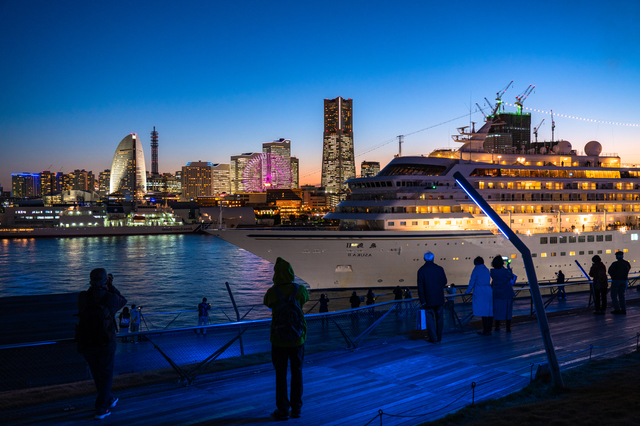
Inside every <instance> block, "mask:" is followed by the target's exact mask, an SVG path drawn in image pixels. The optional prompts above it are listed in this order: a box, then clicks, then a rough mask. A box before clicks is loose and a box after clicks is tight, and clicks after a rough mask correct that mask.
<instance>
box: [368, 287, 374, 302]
mask: <svg viewBox="0 0 640 426" xmlns="http://www.w3.org/2000/svg"><path fill="white" fill-rule="evenodd" d="M374 303H376V295H375V294H373V290H371V289H369V291H368V292H367V305H373V304H374Z"/></svg>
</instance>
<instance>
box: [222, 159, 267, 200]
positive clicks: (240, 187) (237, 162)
mask: <svg viewBox="0 0 640 426" xmlns="http://www.w3.org/2000/svg"><path fill="white" fill-rule="evenodd" d="M256 155H260V153H255V152H245V153H243V154H240V155H232V156H231V164H230V165H229V166H230V169H229V179H230V181H231V193H232V194H238V193H240V192H244V184H243V183H242V175H243V174H244V168H245V166H246V165H247V163H248V162H249V161H250V160H251V158H253V157H254V156H256Z"/></svg>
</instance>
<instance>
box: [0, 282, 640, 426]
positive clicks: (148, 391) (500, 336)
mask: <svg viewBox="0 0 640 426" xmlns="http://www.w3.org/2000/svg"><path fill="white" fill-rule="evenodd" d="M627 296H628V307H627V312H628V314H627V315H626V316H622V315H611V314H607V315H606V316H600V315H593V314H592V308H589V307H587V303H588V293H573V294H572V293H569V295H568V297H569V298H568V300H567V301H564V300H562V301H558V300H556V301H554V302H552V303H551V304H550V305H549V307H548V316H549V322H550V326H551V333H552V336H553V342H554V345H555V348H556V351H557V354H558V358H559V361H560V365H561V368H562V370H563V371H564V370H565V369H568V368H571V367H572V366H576V365H582V364H584V363H585V362H588V360H589V359H590V358H592V357H600V358H601V357H612V356H616V355H619V354H622V353H625V352H630V351H632V350H635V349H636V348H637V344H638V342H637V339H638V331H640V327H639V326H638V323H639V322H638V320H639V319H640V298H638V297H637V296H638V292H637V291H636V290H635V288H633V289H630V290H628V291H627ZM403 303H404V304H405V306H402V307H404V308H407V306H408V305H407V302H403ZM528 304H529V302H528V300H527V299H526V298H522V299H520V300H519V301H517V305H518V306H516V308H515V311H516V312H526V311H527V309H529V306H528ZM391 306H395V304H394V303H393V302H387V303H385V304H381V305H379V306H376V307H375V309H376V310H377V312H379V314H377V315H374V316H371V323H366V324H362V326H361V327H359V328H358V330H357V331H363V330H367V329H368V328H369V327H365V325H368V324H372V323H373V322H375V321H376V320H379V319H381V318H382V317H383V316H384V315H385V313H386V314H387V315H386V317H385V318H386V319H382V322H381V323H380V324H381V325H380V327H379V329H376V330H373V331H371V332H370V335H368V337H365V338H362V339H361V340H357V341H356V340H355V339H354V344H355V347H351V348H347V343H346V340H344V339H343V338H342V337H341V336H340V335H339V334H340V333H339V332H338V331H337V329H336V328H335V327H337V325H341V328H342V329H344V330H346V325H349V324H351V318H352V317H349V313H348V312H338V313H332V314H329V315H309V316H308V322H309V346H308V348H309V349H308V350H307V355H306V357H305V364H304V396H303V401H304V406H303V408H302V417H301V418H300V419H291V420H289V422H293V423H294V424H300V425H363V426H364V425H365V424H367V423H368V422H370V421H372V420H374V422H375V423H372V424H383V425H415V424H419V423H422V422H426V421H429V420H433V419H437V418H439V417H442V416H444V415H446V414H447V413H450V412H454V411H456V410H458V409H460V408H462V407H464V406H466V405H469V404H471V403H472V402H474V401H475V402H478V401H482V400H486V399H491V398H498V397H501V396H505V395H508V394H510V393H512V392H514V391H517V390H519V389H522V388H523V387H525V386H526V385H527V384H529V383H530V381H531V380H532V377H533V376H535V374H536V372H537V370H538V368H539V366H540V365H544V363H545V361H546V358H545V355H544V347H543V344H542V341H541V339H540V336H539V332H538V325H537V323H536V320H535V317H533V316H531V315H528V314H522V315H519V316H518V317H516V318H514V324H513V332H512V333H506V332H505V330H504V329H503V330H501V331H499V332H494V333H493V335H492V336H478V335H477V334H476V329H475V327H476V326H477V324H476V322H475V321H472V322H470V323H469V324H468V325H467V326H466V327H465V328H463V329H456V328H455V327H451V326H448V327H447V332H446V333H445V335H444V337H443V341H442V343H441V344H437V345H433V344H430V343H427V342H426V341H424V340H423V339H421V338H417V339H413V340H412V339H411V338H409V336H410V333H409V330H408V328H413V325H414V324H411V323H410V320H409V323H408V322H407V321H402V315H403V314H409V315H413V314H411V311H409V310H408V309H404V310H400V309H399V308H400V306H398V307H397V308H393V309H392V308H391ZM369 309H371V308H360V309H359V312H360V316H359V318H360V320H361V321H364V320H365V318H367V317H368V316H370V315H368V314H369V313H370V312H369V311H368V310H369ZM396 309H398V310H397V311H396ZM396 312H397V313H398V315H399V318H400V323H399V324H400V326H399V327H401V328H400V329H399V330H396V331H398V333H390V332H389V331H390V330H391V329H390V328H389V327H386V328H385V326H384V325H383V324H384V323H385V322H388V324H394V325H392V326H391V327H396V326H397V324H398V321H397V319H396V317H395V315H396ZM330 318H333V319H334V320H335V323H334V326H330V325H328V324H329V321H323V319H330ZM253 323H256V325H253ZM265 324H267V326H266V327H265ZM323 324H327V325H323ZM405 326H406V327H407V329H405V328H403V327H405ZM267 327H268V321H267V322H266V323H264V324H263V323H260V322H252V325H251V326H247V328H248V330H247V331H246V332H245V333H244V334H243V338H244V350H245V351H246V352H247V353H248V352H251V351H255V352H264V349H265V348H268V328H267ZM323 327H325V328H324V330H325V331H323ZM217 329H219V330H220V333H218V334H214V332H215V331H216V330H217ZM230 333H231V331H229V330H226V331H225V332H224V333H223V332H222V329H221V328H216V326H212V327H209V328H208V334H207V335H206V336H202V335H198V336H196V335H195V333H193V330H186V331H181V332H179V333H178V332H175V333H174V334H173V335H171V334H170V335H166V334H165V335H162V336H161V335H155V336H154V335H149V340H148V341H144V342H142V343H141V344H139V345H134V344H131V343H127V344H124V343H120V344H119V356H118V359H117V361H116V364H117V365H116V368H117V369H120V370H121V372H120V373H121V374H122V372H123V371H124V370H126V369H128V368H130V366H126V364H127V363H128V362H137V363H139V364H140V363H148V362H151V361H150V360H151V358H150V357H151V356H152V355H151V354H154V356H155V358H156V359H158V360H159V362H161V363H162V362H164V364H163V365H164V366H165V367H168V364H167V363H166V360H163V359H162V357H160V356H159V355H158V354H157V353H156V351H155V350H154V348H153V346H152V344H151V342H153V343H154V344H157V345H158V346H160V347H162V348H163V350H164V352H165V353H166V354H167V355H168V356H174V355H173V354H172V352H175V353H178V352H179V351H178V349H184V353H196V352H199V351H204V352H207V351H209V352H208V353H211V351H212V350H214V349H215V348H216V347H219V346H220V344H221V342H222V341H223V340H225V339H226V337H228V336H230ZM236 333H237V331H236ZM223 334H226V335H227V336H222V335H223ZM347 334H348V333H347ZM252 336H253V337H252ZM327 336H328V338H329V340H335V341H336V344H334V345H331V346H330V347H328V348H327V349H326V350H311V349H312V348H313V347H314V345H315V346H316V347H317V345H318V344H319V343H318V342H319V341H322V340H323V339H324V338H326V337H327ZM352 336H353V335H352ZM414 337H415V336H414ZM163 339H164V340H163ZM170 339H173V340H170ZM171 341H173V342H174V344H173V345H172V344H170V342H171ZM177 342H179V344H177ZM188 342H190V343H188ZM232 346H233V348H235V349H234V350H235V352H234V353H237V351H238V350H239V345H238V342H234V343H233V344H232ZM258 346H261V347H258ZM230 349H231V348H230ZM47 350H48V351H51V349H47ZM137 352H139V354H138V355H136V353H137ZM5 353H6V352H5ZM70 353H71V352H70ZM124 353H126V354H127V355H126V356H125V355H123V354H124ZM194 356H195V355H194ZM5 361H6V359H5ZM153 362H155V361H153ZM4 365H5V368H6V366H7V364H4ZM32 368H34V369H35V370H36V371H35V372H36V373H42V374H46V372H45V371H40V372H39V371H38V367H37V363H36V364H35V366H34V367H32ZM169 371H170V372H171V369H169ZM185 371H187V370H186V369H185ZM116 374H118V373H116ZM173 374H175V372H174V373H173ZM175 376H176V378H178V376H177V374H175ZM117 379H118V376H117V377H116V382H117ZM85 383H86V382H85ZM88 386H89V388H91V387H92V386H93V384H92V383H90V382H89V383H88ZM64 389H65V387H64V385H62V386H61V387H60V388H59V389H58V390H57V392H64ZM114 393H115V394H116V395H118V396H119V397H120V399H121V400H120V402H119V403H118V406H117V407H116V408H114V409H113V410H112V412H113V414H112V415H111V416H109V417H107V418H106V419H104V420H103V424H127V425H146V424H149V423H154V424H159V425H165V424H166V425H175V424H196V425H205V424H215V425H244V424H247V425H248V424H250V425H262V424H271V423H272V421H271V419H270V418H269V414H270V413H271V412H272V411H273V410H274V409H275V396H274V395H275V379H274V372H273V367H272V366H271V364H270V362H269V358H267V359H263V360H262V361H261V362H258V363H256V364H255V365H250V366H242V367H238V368H232V369H227V370H221V371H214V372H203V373H202V374H194V375H193V381H192V382H191V384H190V385H187V383H185V380H181V381H178V380H173V381H171V382H169V383H163V384H154V385H146V386H145V385H143V386H135V387H134V386H130V387H126V386H125V387H123V388H121V389H119V390H114ZM4 395H5V396H6V395H8V394H7V393H4ZM94 398H95V395H94V394H93V393H90V394H89V395H87V396H80V397H73V398H68V399H61V400H57V401H54V402H50V403H40V404H37V403H36V404H33V405H31V406H29V407H26V408H12V409H4V408H3V409H2V417H3V419H2V422H3V424H8V425H24V424H57V425H66V424H74V425H77V424H85V423H87V424H95V420H93V400H94ZM1 399H3V398H2V397H0V400H1ZM5 401H6V400H5Z"/></svg>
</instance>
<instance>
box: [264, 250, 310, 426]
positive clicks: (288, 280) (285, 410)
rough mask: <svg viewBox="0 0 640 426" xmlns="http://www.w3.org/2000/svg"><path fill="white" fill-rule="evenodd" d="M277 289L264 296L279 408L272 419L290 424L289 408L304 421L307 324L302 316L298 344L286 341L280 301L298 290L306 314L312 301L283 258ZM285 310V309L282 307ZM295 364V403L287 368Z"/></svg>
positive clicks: (276, 270) (278, 262) (278, 268)
mask: <svg viewBox="0 0 640 426" xmlns="http://www.w3.org/2000/svg"><path fill="white" fill-rule="evenodd" d="M273 270H274V274H273V286H271V288H269V290H267V293H266V294H265V295H264V302H263V303H264V304H265V305H266V306H267V307H269V309H271V316H272V321H271V339H270V340H271V361H272V362H273V367H274V368H275V370H276V406H277V407H278V408H277V409H276V410H275V411H274V412H273V414H271V417H272V418H273V419H274V420H287V419H288V418H289V408H291V417H294V418H297V417H300V412H301V409H302V363H303V362H304V342H305V339H306V338H307V322H306V320H305V319H304V315H302V327H301V330H300V336H299V337H297V338H296V339H294V340H291V339H289V340H285V339H283V338H282V337H281V336H280V335H278V333H277V332H276V324H275V318H276V315H277V310H278V306H279V305H280V303H281V302H280V299H281V297H282V298H285V299H286V298H289V297H290V296H291V294H292V292H293V290H294V289H296V288H297V292H296V294H295V299H296V301H297V302H298V306H299V307H300V312H302V306H303V305H304V304H305V303H306V302H308V301H309V293H308V292H307V289H306V288H305V287H304V286H301V285H298V284H294V282H293V280H294V278H295V275H294V273H293V268H292V267H291V265H290V264H289V262H287V261H286V260H284V259H282V258H281V257H279V258H278V259H277V260H276V264H275V266H274V267H273ZM280 306H282V305H280ZM289 362H290V363H291V400H289V398H288V395H287V366H288V364H289Z"/></svg>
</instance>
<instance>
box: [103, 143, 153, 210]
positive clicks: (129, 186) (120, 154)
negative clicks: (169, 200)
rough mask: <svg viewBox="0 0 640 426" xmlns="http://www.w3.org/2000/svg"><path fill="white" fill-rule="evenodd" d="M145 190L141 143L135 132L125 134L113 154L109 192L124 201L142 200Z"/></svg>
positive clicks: (144, 168)
mask: <svg viewBox="0 0 640 426" xmlns="http://www.w3.org/2000/svg"><path fill="white" fill-rule="evenodd" d="M146 190H147V171H146V167H145V163H144V152H143V151H142V143H141V142H140V140H139V139H138V135H137V134H136V133H131V134H130V135H128V136H126V137H125V138H124V139H122V141H120V144H118V148H117V149H116V152H115V154H113V162H112V163H111V182H110V185H109V193H110V194H114V195H117V196H120V197H121V198H122V199H124V200H125V201H133V200H142V199H143V197H144V194H145V192H146Z"/></svg>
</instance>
